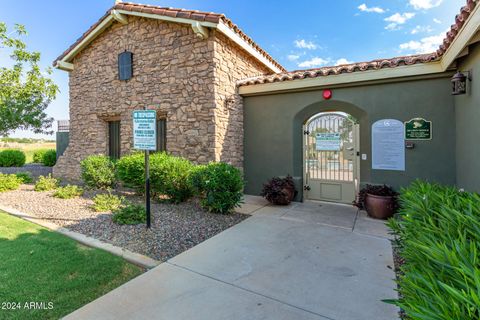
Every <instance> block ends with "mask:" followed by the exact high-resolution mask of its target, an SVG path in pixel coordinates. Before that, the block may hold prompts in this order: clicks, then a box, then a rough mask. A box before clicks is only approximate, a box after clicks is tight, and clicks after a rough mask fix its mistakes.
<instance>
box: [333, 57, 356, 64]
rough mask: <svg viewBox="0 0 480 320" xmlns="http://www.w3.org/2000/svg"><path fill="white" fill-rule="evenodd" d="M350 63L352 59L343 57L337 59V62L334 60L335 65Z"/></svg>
mask: <svg viewBox="0 0 480 320" xmlns="http://www.w3.org/2000/svg"><path fill="white" fill-rule="evenodd" d="M350 63H352V61H348V60H347V59H345V58H340V59H338V60H337V62H335V65H336V66H340V65H342V64H350Z"/></svg>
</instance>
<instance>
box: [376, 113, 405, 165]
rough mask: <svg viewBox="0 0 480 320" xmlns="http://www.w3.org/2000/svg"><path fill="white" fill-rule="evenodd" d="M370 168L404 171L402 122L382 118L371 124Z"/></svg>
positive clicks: (403, 132)
mask: <svg viewBox="0 0 480 320" xmlns="http://www.w3.org/2000/svg"><path fill="white" fill-rule="evenodd" d="M372 169H376V170H395V171H405V127H404V125H403V122H401V121H398V120H394V119H383V120H379V121H377V122H375V123H374V124H373V125H372Z"/></svg>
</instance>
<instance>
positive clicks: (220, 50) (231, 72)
mask: <svg viewBox="0 0 480 320" xmlns="http://www.w3.org/2000/svg"><path fill="white" fill-rule="evenodd" d="M214 36H215V57H214V61H215V80H214V83H215V103H216V108H215V123H216V131H215V161H223V162H228V163H231V164H233V165H235V166H237V167H240V168H243V100H242V98H241V97H240V95H239V94H238V90H237V87H236V83H237V81H239V80H241V79H245V78H249V77H253V76H258V75H264V74H269V73H272V71H270V69H268V68H267V67H265V66H264V65H263V64H262V63H260V62H258V61H257V60H256V59H255V58H253V57H252V56H251V55H249V54H248V53H247V52H246V51H245V50H243V49H242V48H241V47H240V46H238V45H237V44H236V43H234V42H233V41H232V40H230V39H229V38H227V37H226V36H225V35H223V34H222V33H220V32H215V34H214Z"/></svg>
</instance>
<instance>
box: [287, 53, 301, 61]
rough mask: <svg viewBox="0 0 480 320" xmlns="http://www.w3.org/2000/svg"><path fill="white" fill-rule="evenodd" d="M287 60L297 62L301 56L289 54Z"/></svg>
mask: <svg viewBox="0 0 480 320" xmlns="http://www.w3.org/2000/svg"><path fill="white" fill-rule="evenodd" d="M287 59H288V60H289V61H296V60H298V59H300V56H299V55H296V54H289V55H288V56H287Z"/></svg>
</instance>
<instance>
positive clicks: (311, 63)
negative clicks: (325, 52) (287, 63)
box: [298, 57, 330, 68]
mask: <svg viewBox="0 0 480 320" xmlns="http://www.w3.org/2000/svg"><path fill="white" fill-rule="evenodd" d="M329 62H330V60H328V59H323V58H320V57H314V58H312V59H310V60H306V61H303V62H300V63H299V64H298V66H299V67H300V68H316V67H321V66H324V65H326V64H327V63H329Z"/></svg>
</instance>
